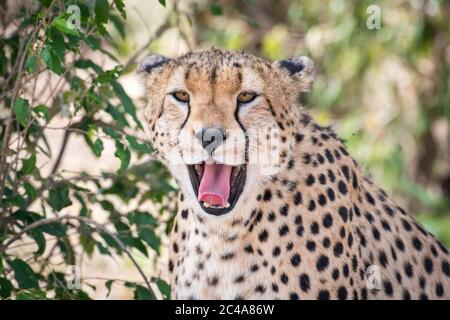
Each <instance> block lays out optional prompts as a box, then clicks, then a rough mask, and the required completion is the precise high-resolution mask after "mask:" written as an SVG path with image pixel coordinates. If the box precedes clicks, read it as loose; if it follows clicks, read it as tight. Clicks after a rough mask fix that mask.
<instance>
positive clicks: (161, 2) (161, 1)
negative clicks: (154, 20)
mask: <svg viewBox="0 0 450 320" xmlns="http://www.w3.org/2000/svg"><path fill="white" fill-rule="evenodd" d="M158 1H159V3H160V4H161V5H162V6H163V7H164V8H165V7H166V0H158Z"/></svg>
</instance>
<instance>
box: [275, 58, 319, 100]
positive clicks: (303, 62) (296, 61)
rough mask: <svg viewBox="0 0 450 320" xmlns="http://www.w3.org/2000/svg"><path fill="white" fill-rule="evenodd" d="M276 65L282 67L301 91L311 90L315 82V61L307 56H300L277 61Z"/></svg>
mask: <svg viewBox="0 0 450 320" xmlns="http://www.w3.org/2000/svg"><path fill="white" fill-rule="evenodd" d="M273 65H274V66H275V67H277V68H278V69H280V70H281V71H282V72H283V73H284V74H286V75H287V76H288V77H289V78H291V80H293V81H295V83H296V84H298V85H299V87H300V91H301V92H305V91H309V90H310V89H311V87H312V84H313V82H314V75H315V68H314V62H313V61H312V60H311V59H310V58H308V57H306V56H298V57H294V58H289V59H286V60H281V61H275V62H274V63H273Z"/></svg>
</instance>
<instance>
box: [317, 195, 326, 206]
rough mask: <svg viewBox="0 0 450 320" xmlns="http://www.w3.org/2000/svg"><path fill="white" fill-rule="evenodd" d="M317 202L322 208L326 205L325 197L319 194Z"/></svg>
mask: <svg viewBox="0 0 450 320" xmlns="http://www.w3.org/2000/svg"><path fill="white" fill-rule="evenodd" d="M318 202H319V204H320V205H321V206H322V207H324V206H325V205H326V204H327V198H325V196H324V195H323V194H322V193H321V194H319V198H318Z"/></svg>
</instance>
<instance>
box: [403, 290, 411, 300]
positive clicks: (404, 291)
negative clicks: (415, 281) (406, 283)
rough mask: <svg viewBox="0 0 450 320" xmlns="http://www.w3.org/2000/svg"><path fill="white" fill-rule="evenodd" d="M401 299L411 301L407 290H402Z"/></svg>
mask: <svg viewBox="0 0 450 320" xmlns="http://www.w3.org/2000/svg"><path fill="white" fill-rule="evenodd" d="M402 299H403V300H411V295H410V294H409V291H408V290H406V289H403V294H402Z"/></svg>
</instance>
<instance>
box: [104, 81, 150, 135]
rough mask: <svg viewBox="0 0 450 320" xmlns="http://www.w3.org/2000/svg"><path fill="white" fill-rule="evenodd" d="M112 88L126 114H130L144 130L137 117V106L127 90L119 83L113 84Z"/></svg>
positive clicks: (113, 82)
mask: <svg viewBox="0 0 450 320" xmlns="http://www.w3.org/2000/svg"><path fill="white" fill-rule="evenodd" d="M111 85H112V87H113V88H114V91H115V92H116V93H117V95H118V96H119V99H120V102H121V103H122V105H123V107H124V109H125V112H126V113H128V114H129V115H130V116H131V117H132V118H133V120H134V122H136V124H137V125H138V127H139V128H141V129H142V128H143V127H142V124H141V122H140V121H139V120H138V118H137V115H136V106H135V105H134V103H133V101H132V100H131V99H130V97H129V96H128V95H127V94H126V93H125V90H124V89H123V87H122V86H121V85H120V83H118V82H117V81H112V82H111Z"/></svg>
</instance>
